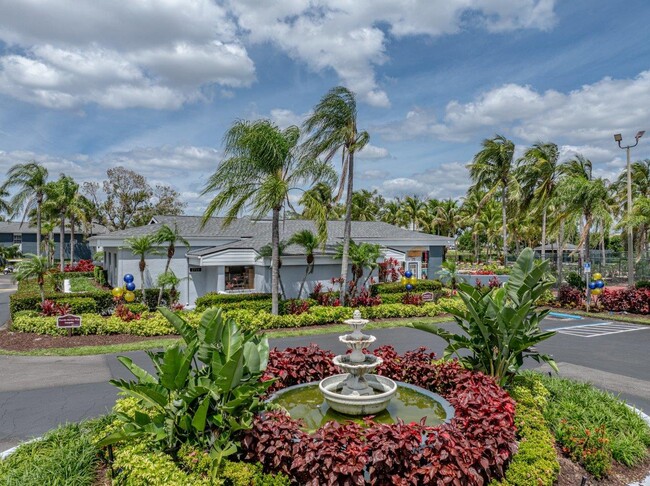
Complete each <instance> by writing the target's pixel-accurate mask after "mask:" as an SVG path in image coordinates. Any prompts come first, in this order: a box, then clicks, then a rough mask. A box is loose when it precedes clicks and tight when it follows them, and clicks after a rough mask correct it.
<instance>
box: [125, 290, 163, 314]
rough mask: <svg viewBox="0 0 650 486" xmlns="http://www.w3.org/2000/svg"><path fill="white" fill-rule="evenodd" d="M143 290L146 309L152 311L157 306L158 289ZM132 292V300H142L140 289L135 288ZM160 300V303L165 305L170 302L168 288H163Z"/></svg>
mask: <svg viewBox="0 0 650 486" xmlns="http://www.w3.org/2000/svg"><path fill="white" fill-rule="evenodd" d="M145 290H146V292H145V296H146V305H147V307H148V309H149V310H150V311H151V312H153V311H155V310H156V309H157V308H158V293H159V292H160V289H145ZM133 293H134V294H135V300H134V301H133V302H134V303H135V302H142V289H135V291H134V292H133ZM162 300H163V301H164V302H161V305H165V304H167V303H169V302H170V296H169V289H164V290H163V295H162Z"/></svg>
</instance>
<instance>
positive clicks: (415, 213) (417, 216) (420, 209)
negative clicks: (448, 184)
mask: <svg viewBox="0 0 650 486" xmlns="http://www.w3.org/2000/svg"><path fill="white" fill-rule="evenodd" d="M402 212H403V213H404V215H405V216H406V217H407V218H408V221H409V225H410V227H411V231H416V230H417V229H418V228H419V227H421V226H422V225H423V224H426V219H427V205H426V204H425V203H424V202H423V201H422V200H421V199H420V198H419V197H417V196H406V197H405V198H404V200H403V201H402Z"/></svg>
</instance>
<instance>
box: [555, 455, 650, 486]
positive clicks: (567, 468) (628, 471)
mask: <svg viewBox="0 0 650 486" xmlns="http://www.w3.org/2000/svg"><path fill="white" fill-rule="evenodd" d="M556 449H557V455H558V460H559V461H560V476H559V477H558V480H557V483H556V484H557V486H580V485H581V484H582V480H583V478H586V482H585V486H626V485H628V484H630V483H635V482H640V481H643V480H644V479H645V478H646V477H647V476H648V475H649V474H650V454H649V455H648V456H647V457H646V458H645V459H644V461H643V462H642V463H641V464H639V465H637V466H635V467H632V468H628V467H625V466H623V465H621V464H618V463H616V462H615V463H614V465H613V466H612V469H611V471H610V472H609V474H608V475H607V477H605V478H602V479H599V480H598V479H594V477H593V476H592V475H591V474H589V473H588V472H587V471H585V469H584V468H583V467H582V466H580V465H579V464H576V463H575V462H573V461H571V460H570V459H568V458H567V457H565V456H564V455H563V454H562V452H561V451H560V450H559V449H558V448H557V447H556Z"/></svg>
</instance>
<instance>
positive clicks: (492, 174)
mask: <svg viewBox="0 0 650 486" xmlns="http://www.w3.org/2000/svg"><path fill="white" fill-rule="evenodd" d="M482 146H483V150H481V151H480V152H479V153H477V154H476V155H475V156H474V159H473V161H472V163H470V164H469V166H468V168H469V174H470V177H471V178H472V181H473V182H474V187H475V188H476V189H485V190H486V191H487V193H486V196H485V198H492V197H493V196H494V194H495V193H497V192H498V191H500V192H501V222H502V231H503V263H504V265H506V264H507V257H508V230H507V227H508V222H507V214H506V208H507V206H508V186H509V185H510V184H511V183H512V182H514V177H513V171H512V161H513V157H514V154H515V144H514V143H513V142H512V141H511V140H508V139H507V138H506V137H504V136H503V135H496V136H495V137H494V138H492V139H486V140H483V143H482Z"/></svg>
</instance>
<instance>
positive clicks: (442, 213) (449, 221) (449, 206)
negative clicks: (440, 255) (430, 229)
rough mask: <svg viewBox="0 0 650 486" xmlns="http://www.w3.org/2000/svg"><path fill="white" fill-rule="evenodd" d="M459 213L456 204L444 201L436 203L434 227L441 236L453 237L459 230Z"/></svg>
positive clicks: (450, 200)
mask: <svg viewBox="0 0 650 486" xmlns="http://www.w3.org/2000/svg"><path fill="white" fill-rule="evenodd" d="M460 222H461V213H460V207H459V206H458V202H456V201H455V200H454V199H446V200H444V201H440V202H438V205H437V207H436V212H435V216H434V226H435V227H436V228H438V232H439V234H441V235H444V236H449V237H455V236H457V234H458V230H459V229H460Z"/></svg>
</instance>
